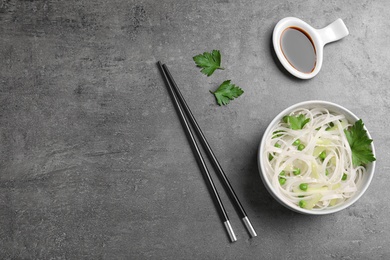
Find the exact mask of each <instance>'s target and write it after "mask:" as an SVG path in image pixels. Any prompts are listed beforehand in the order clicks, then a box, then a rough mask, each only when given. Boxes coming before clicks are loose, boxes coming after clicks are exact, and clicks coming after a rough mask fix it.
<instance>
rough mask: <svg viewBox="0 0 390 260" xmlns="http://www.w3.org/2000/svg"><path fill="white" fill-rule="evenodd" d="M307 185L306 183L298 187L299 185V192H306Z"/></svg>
mask: <svg viewBox="0 0 390 260" xmlns="http://www.w3.org/2000/svg"><path fill="white" fill-rule="evenodd" d="M308 186H309V185H308V184H307V183H301V184H300V185H299V188H300V189H301V190H303V191H307V187H308Z"/></svg>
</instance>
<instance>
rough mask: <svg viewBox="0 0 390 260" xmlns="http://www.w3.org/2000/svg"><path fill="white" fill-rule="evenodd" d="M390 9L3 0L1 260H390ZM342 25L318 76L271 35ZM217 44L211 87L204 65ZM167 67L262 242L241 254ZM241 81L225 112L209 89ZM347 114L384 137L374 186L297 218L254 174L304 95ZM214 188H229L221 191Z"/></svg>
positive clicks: (250, 243)
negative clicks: (277, 120)
mask: <svg viewBox="0 0 390 260" xmlns="http://www.w3.org/2000/svg"><path fill="white" fill-rule="evenodd" d="M389 12H390V2H389V1H386V0H381V1H372V0H367V1H353V0H350V1H343V2H342V3H341V2H339V1H299V0H298V1H282V2H276V1H266V0H261V1H255V0H243V1H229V0H215V1H207V0H202V1H174V0H170V1H164V0H163V1H151V0H150V1H141V0H135V1H125V0H115V1H102V0H95V1H86V0H81V1H76V0H69V1H51V0H48V1H44V0H42V1H33V0H30V1H16V0H2V1H0V51H1V56H0V98H1V100H0V106H1V107H0V138H1V139H0V259H149V258H150V259H389V258H390V248H389V244H390V238H389V233H390V220H389V215H390V208H389V197H390V189H389V182H388V180H389V168H390V161H389V146H390V144H389V140H388V131H389V127H390V124H389V122H390V117H389V101H390V98H389V94H390V93H389V91H390V90H389V79H390V71H389V62H390V51H389V42H390V37H389V35H390V30H389V28H390V22H389V19H388V13H389ZM287 16H296V17H299V18H301V19H303V20H304V21H306V22H308V23H309V24H311V25H312V26H313V27H315V28H321V27H324V26H326V25H327V24H329V23H331V22H333V21H334V20H336V19H337V18H342V19H343V20H344V22H345V24H346V25H347V27H348V29H349V31H350V35H349V36H348V37H346V38H345V39H343V40H342V41H340V42H337V43H333V44H330V45H328V46H326V49H325V57H324V63H323V67H322V71H321V72H320V73H319V74H318V75H317V76H316V77H315V78H314V79H312V80H307V81H302V80H297V79H294V78H292V77H290V76H288V75H286V74H285V73H284V72H283V71H282V70H280V69H279V68H278V66H277V65H276V63H275V61H274V59H273V55H272V48H271V44H270V43H271V34H272V30H273V27H274V26H275V24H276V23H277V22H278V21H279V20H280V19H282V18H284V17H287ZM212 49H219V50H221V52H222V55H223V65H224V67H226V70H224V71H217V72H215V74H214V75H213V76H212V77H209V78H208V77H206V76H204V75H202V74H201V73H200V72H199V68H196V67H195V65H194V62H193V61H192V57H193V56H194V55H196V54H198V53H202V52H204V51H211V50H212ZM158 60H161V61H162V62H164V63H166V64H167V65H168V66H169V68H170V69H171V72H172V74H173V75H174V77H175V79H176V81H177V83H178V84H179V85H180V87H181V89H182V92H183V95H184V96H185V97H186V99H187V102H188V104H189V106H190V107H191V108H192V110H193V113H194V115H195V116H196V118H197V120H198V123H199V124H200V126H201V127H202V129H203V130H204V132H205V135H206V136H207V137H208V140H209V143H210V145H211V146H212V147H213V149H214V151H215V153H216V155H217V156H218V157H219V159H220V162H221V164H222V165H223V167H224V169H225V171H226V173H227V175H228V177H229V178H230V181H231V183H232V185H233V186H234V188H235V190H236V193H237V195H238V196H239V197H240V198H241V202H242V204H243V205H244V207H245V209H246V210H247V213H248V215H249V217H250V219H251V220H252V222H253V225H254V227H255V228H256V230H257V232H258V234H259V236H258V237H257V238H254V239H250V238H249V235H248V233H247V231H246V230H245V228H244V226H243V225H242V223H241V221H240V219H239V218H238V217H237V214H236V213H235V211H234V209H233V208H232V206H231V205H230V203H229V201H228V200H227V197H226V195H225V193H224V192H221V196H222V199H223V200H224V201H225V202H226V208H227V210H228V213H229V215H230V218H231V223H232V225H233V228H234V230H235V232H236V234H237V236H238V241H237V242H236V243H229V240H228V237H227V234H226V232H225V230H224V227H223V226H222V224H221V223H220V220H219V218H218V215H217V213H216V210H215V207H214V205H213V203H212V200H211V198H210V196H209V193H208V191H207V188H206V185H205V183H204V181H203V179H202V177H201V174H200V171H199V168H198V166H197V164H196V161H195V160H194V156H193V154H192V152H191V150H190V147H189V145H188V141H187V140H186V137H185V135H184V133H183V130H182V128H181V125H180V122H179V120H178V116H177V114H176V111H175V110H174V108H173V106H172V102H171V100H170V97H169V95H168V92H167V90H166V87H165V85H164V83H163V80H162V78H161V76H160V73H159V71H158V69H157V67H156V62H157V61H158ZM225 79H231V80H232V81H233V82H234V83H236V84H237V85H239V86H240V87H241V88H243V89H244V91H245V93H244V94H243V95H242V96H241V97H240V98H239V99H237V100H234V101H232V102H231V104H230V105H228V106H227V107H219V106H217V105H216V103H215V100H214V98H213V96H212V95H211V94H210V93H209V90H210V89H211V90H214V89H216V87H217V86H218V85H219V84H220V83H221V82H222V81H223V80H225ZM310 99H321V100H327V101H331V102H335V103H338V104H340V105H343V106H345V107H347V108H348V109H350V110H352V111H353V112H354V113H355V114H357V115H358V116H359V117H361V118H362V119H363V121H364V122H365V124H366V126H367V128H368V129H369V130H370V133H371V135H372V136H373V139H374V141H375V145H376V152H377V159H378V160H377V169H376V172H375V176H374V178H373V182H372V185H371V186H370V188H369V189H368V190H367V192H366V193H365V195H364V196H363V197H362V198H361V199H360V200H359V201H358V202H357V203H356V204H354V205H353V206H351V207H350V208H348V209H346V210H343V211H342V212H339V213H336V214H333V215H327V216H317V217H312V216H304V215H300V214H296V213H293V212H291V211H289V210H287V209H285V208H283V207H282V206H280V205H279V204H278V203H277V202H276V201H275V200H273V199H272V198H271V197H270V195H269V194H268V192H267V191H266V190H265V188H264V186H263V184H262V182H261V180H260V178H259V174H258V169H257V162H256V153H257V147H258V144H259V142H260V139H261V137H262V134H263V132H264V130H265V128H266V126H267V124H268V123H269V122H270V121H271V119H272V118H273V117H274V116H275V115H276V114H278V113H279V112H280V111H281V110H282V109H284V108H286V107H287V106H289V105H292V104H294V103H296V102H299V101H304V100H310ZM217 185H218V187H219V188H220V185H219V184H218V182H217Z"/></svg>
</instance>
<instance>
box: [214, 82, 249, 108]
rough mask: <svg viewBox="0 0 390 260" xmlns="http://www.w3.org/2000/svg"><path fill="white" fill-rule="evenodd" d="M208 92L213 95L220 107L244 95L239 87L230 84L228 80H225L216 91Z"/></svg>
mask: <svg viewBox="0 0 390 260" xmlns="http://www.w3.org/2000/svg"><path fill="white" fill-rule="evenodd" d="M210 92H211V93H212V94H214V96H215V99H216V100H217V103H218V105H220V106H222V105H227V104H229V102H230V100H233V99H234V98H237V97H239V96H241V95H242V93H244V91H243V90H242V89H241V88H240V87H238V86H236V85H234V84H232V83H231V81H230V80H225V81H224V82H223V83H222V84H221V85H220V86H219V87H218V89H217V90H216V91H214V92H213V91H211V90H210Z"/></svg>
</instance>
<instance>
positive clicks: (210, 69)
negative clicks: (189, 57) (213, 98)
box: [193, 50, 224, 76]
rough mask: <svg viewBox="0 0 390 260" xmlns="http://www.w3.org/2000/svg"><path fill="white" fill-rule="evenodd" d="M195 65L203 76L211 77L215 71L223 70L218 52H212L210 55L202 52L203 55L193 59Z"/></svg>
mask: <svg viewBox="0 0 390 260" xmlns="http://www.w3.org/2000/svg"><path fill="white" fill-rule="evenodd" d="M193 59H194V61H195V63H196V65H197V66H198V67H200V68H202V70H201V71H200V72H202V73H203V74H206V75H207V76H211V74H213V73H214V71H215V70H216V69H221V70H224V68H222V67H221V53H220V52H219V51H218V50H213V51H212V52H211V53H209V52H204V53H203V54H199V55H196V56H195V57H193Z"/></svg>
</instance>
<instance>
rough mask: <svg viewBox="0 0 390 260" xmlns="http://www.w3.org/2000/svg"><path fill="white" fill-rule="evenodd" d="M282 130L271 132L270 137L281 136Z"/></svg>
mask: <svg viewBox="0 0 390 260" xmlns="http://www.w3.org/2000/svg"><path fill="white" fill-rule="evenodd" d="M283 133H284V131H283V130H278V131H275V132H273V133H272V139H274V138H277V137H281V136H283Z"/></svg>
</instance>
